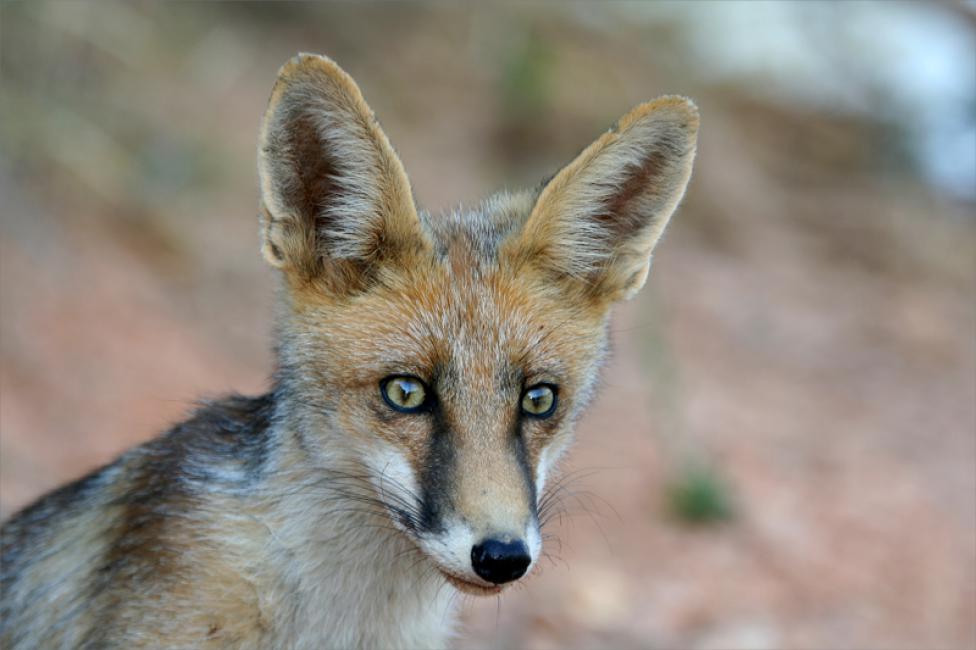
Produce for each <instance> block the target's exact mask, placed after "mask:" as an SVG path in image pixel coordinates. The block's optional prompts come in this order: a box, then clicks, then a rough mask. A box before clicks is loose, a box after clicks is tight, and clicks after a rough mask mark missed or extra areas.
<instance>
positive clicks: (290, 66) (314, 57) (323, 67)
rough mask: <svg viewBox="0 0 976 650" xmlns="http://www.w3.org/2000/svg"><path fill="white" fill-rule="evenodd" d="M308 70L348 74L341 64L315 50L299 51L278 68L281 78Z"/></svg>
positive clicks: (331, 73)
mask: <svg viewBox="0 0 976 650" xmlns="http://www.w3.org/2000/svg"><path fill="white" fill-rule="evenodd" d="M306 72H325V73H327V74H329V75H336V74H338V75H340V76H346V73H345V71H344V70H343V69H342V68H340V67H339V64H338V63H336V62H335V61H333V60H332V59H330V58H329V57H327V56H325V55H324V54H315V53H313V52H299V53H298V54H296V55H295V56H293V57H291V58H290V59H288V60H287V61H286V62H285V64H284V65H283V66H281V68H279V69H278V77H279V78H287V77H292V76H294V75H296V74H302V73H306Z"/></svg>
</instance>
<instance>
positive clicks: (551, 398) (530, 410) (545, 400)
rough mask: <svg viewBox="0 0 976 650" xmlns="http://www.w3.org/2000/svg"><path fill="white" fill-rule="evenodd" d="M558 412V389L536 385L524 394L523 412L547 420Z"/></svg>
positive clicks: (549, 385) (548, 385)
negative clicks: (554, 412)
mask: <svg viewBox="0 0 976 650" xmlns="http://www.w3.org/2000/svg"><path fill="white" fill-rule="evenodd" d="M555 410H556V387H555V386H553V385H551V384H536V385H535V386H531V387H529V388H527V389H526V390H525V392H524V393H522V412H523V413H525V414H526V415H531V416H532V417H536V418H547V417H549V416H550V415H552V413H553V411H555Z"/></svg>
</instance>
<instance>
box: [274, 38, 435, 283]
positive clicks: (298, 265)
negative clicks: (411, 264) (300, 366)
mask: <svg viewBox="0 0 976 650" xmlns="http://www.w3.org/2000/svg"><path fill="white" fill-rule="evenodd" d="M258 176H259V178H260V182H261V217H262V225H263V228H262V230H263V246H262V250H263V253H264V256H265V258H266V259H267V260H268V261H269V262H270V263H271V264H272V265H273V266H276V267H278V268H281V269H283V270H284V271H285V273H286V275H287V276H288V277H289V279H294V280H295V281H299V282H311V281H321V282H323V283H324V284H325V285H326V287H328V288H329V289H331V290H332V291H333V292H335V293H344V292H348V291H354V290H356V289H358V288H361V287H362V286H363V284H364V283H365V282H368V281H369V276H370V274H371V273H373V272H374V271H375V269H376V268H377V265H376V264H375V262H376V261H378V260H384V261H388V262H389V261H396V260H403V259H405V257H406V256H407V255H409V254H410V253H415V252H417V251H418V250H419V249H428V248H430V242H429V239H428V238H427V236H426V235H425V233H424V232H423V228H422V226H421V224H420V220H419V218H418V216H417V210H416V206H415V204H414V200H413V195H412V193H411V191H410V183H409V181H408V179H407V175H406V173H405V172H404V170H403V165H402V164H401V162H400V159H399V158H398V157H397V155H396V153H395V152H394V151H393V147H392V146H390V143H389V141H388V140H387V138H386V135H385V134H384V133H383V131H382V129H380V126H379V124H378V123H377V122H376V119H375V117H374V116H373V113H372V111H371V110H370V108H369V106H367V104H366V102H365V100H364V99H363V96H362V93H361V92H360V90H359V87H358V86H356V83H355V82H354V81H353V80H352V78H351V77H350V76H349V75H348V74H346V73H345V72H344V71H343V70H342V69H341V68H340V67H339V66H338V65H336V63H335V62H333V61H332V60H331V59H329V58H327V57H324V56H320V55H316V54H299V55H298V56H296V57H295V58H293V59H291V60H290V61H289V62H288V63H286V64H285V65H284V66H283V67H282V68H281V70H280V71H279V73H278V79H277V81H276V83H275V86H274V89H273V90H272V92H271V99H270V101H269V103H268V108H267V110H266V112H265V114H264V118H263V121H262V124H261V130H260V138H259V145H258Z"/></svg>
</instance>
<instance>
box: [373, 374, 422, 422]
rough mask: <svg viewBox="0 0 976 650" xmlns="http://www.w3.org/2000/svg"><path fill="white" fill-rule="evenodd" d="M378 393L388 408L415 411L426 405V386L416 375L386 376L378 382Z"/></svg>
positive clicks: (406, 411) (404, 411)
mask: <svg viewBox="0 0 976 650" xmlns="http://www.w3.org/2000/svg"><path fill="white" fill-rule="evenodd" d="M380 393H381V394H382V395H383V400H384V401H385V402H386V403H387V404H389V405H390V408H392V409H393V410H395V411H400V412H401V413H416V412H417V411H419V410H421V409H423V408H424V407H425V406H427V387H426V386H424V382H422V381H420V380H419V379H417V378H416V377H407V376H405V375H394V376H392V377H387V378H386V379H384V380H383V381H381V382H380Z"/></svg>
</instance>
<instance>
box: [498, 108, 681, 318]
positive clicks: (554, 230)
mask: <svg viewBox="0 0 976 650" xmlns="http://www.w3.org/2000/svg"><path fill="white" fill-rule="evenodd" d="M697 134H698V109H697V108H696V107H695V105H694V104H693V103H692V102H691V101H690V100H688V99H685V98H683V97H662V98H660V99H657V100H655V101H653V102H649V103H646V104H642V105H640V106H638V107H636V108H635V109H633V110H632V111H631V112H630V113H628V114H627V115H625V116H624V117H623V118H621V119H620V121H619V122H618V123H617V125H616V126H615V127H614V128H613V129H611V130H610V131H608V132H607V133H605V134H603V136H601V137H600V138H599V139H598V140H597V141H596V142H594V143H593V144H591V145H590V146H589V147H587V148H586V149H585V150H584V151H583V153H581V154H580V155H579V156H577V158H576V159H575V160H574V161H573V162H572V163H570V164H569V165H568V166H567V167H565V168H563V169H562V170H561V171H560V172H559V173H558V174H556V176H555V177H553V179H552V180H551V181H549V182H548V183H547V184H546V186H545V188H544V189H543V190H542V193H541V194H540V195H539V198H538V199H537V201H536V204H535V206H534V207H533V209H532V212H531V214H530V215H529V218H528V220H527V221H526V222H525V225H524V227H523V228H522V231H521V233H519V234H518V235H517V236H516V238H515V239H514V241H512V242H511V243H510V248H509V249H508V252H509V254H510V255H513V256H514V258H515V260H516V263H528V264H533V265H538V266H541V268H543V269H544V270H545V271H548V272H550V273H552V274H554V275H556V276H557V277H559V278H561V279H564V280H567V281H569V282H570V283H572V284H574V285H575V286H576V287H577V288H581V289H582V290H583V291H584V292H585V293H586V294H587V295H589V296H591V297H593V298H595V299H598V300H600V301H606V302H613V301H616V300H623V299H628V298H631V297H632V296H633V295H634V294H635V293H637V291H638V290H639V289H640V288H641V287H642V286H644V282H645V281H646V280H647V274H648V271H649V270H650V265H651V252H652V251H653V249H654V246H655V244H657V241H658V239H660V237H661V234H662V233H663V232H664V228H665V226H666V225H667V223H668V220H669V219H670V218H671V214H672V213H673V212H674V210H675V208H676V207H677V205H678V203H679V202H680V201H681V197H682V196H683V195H684V192H685V187H686V186H687V184H688V179H689V178H690V177H691V167H692V162H693V161H694V158H695V145H696V141H697Z"/></svg>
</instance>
